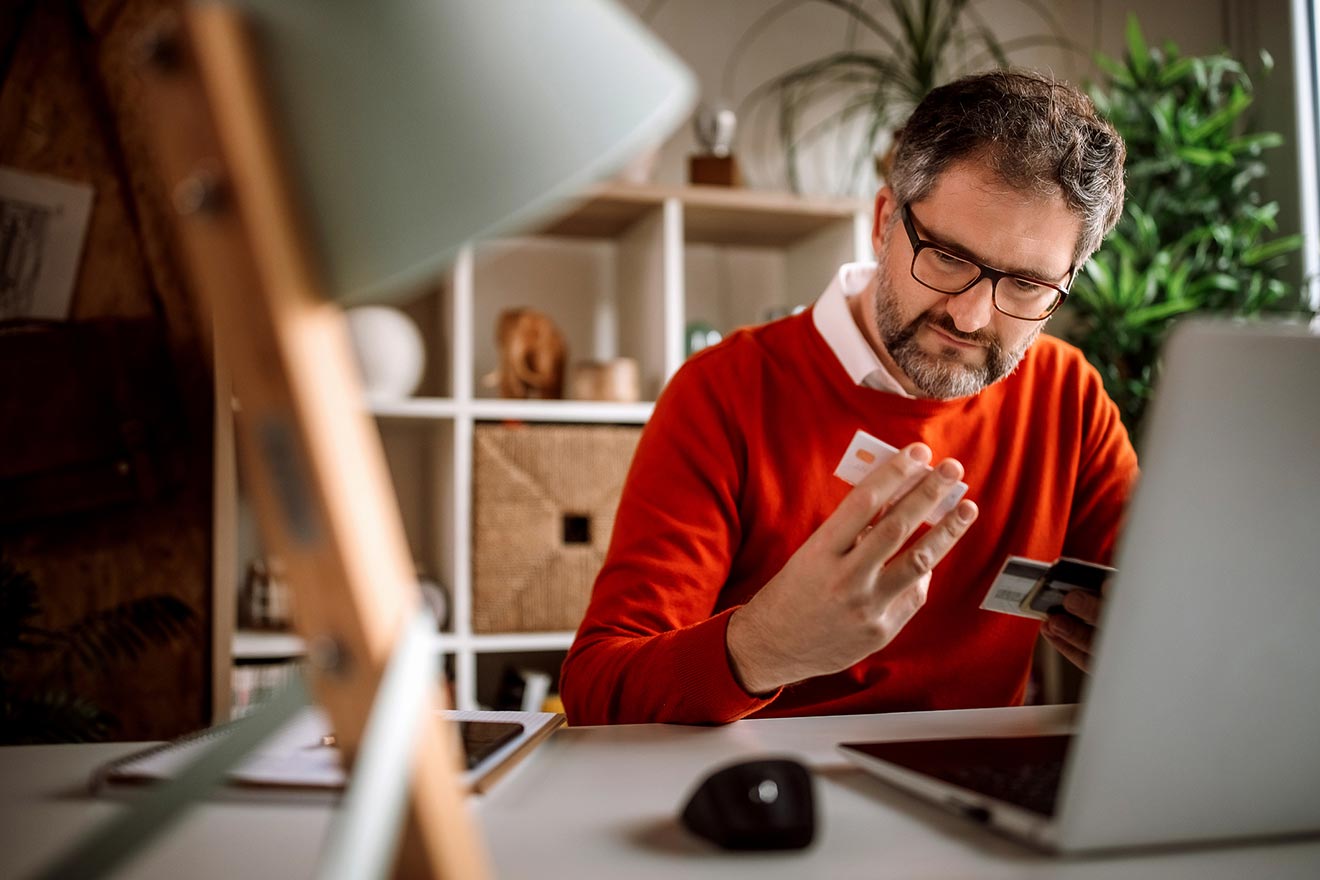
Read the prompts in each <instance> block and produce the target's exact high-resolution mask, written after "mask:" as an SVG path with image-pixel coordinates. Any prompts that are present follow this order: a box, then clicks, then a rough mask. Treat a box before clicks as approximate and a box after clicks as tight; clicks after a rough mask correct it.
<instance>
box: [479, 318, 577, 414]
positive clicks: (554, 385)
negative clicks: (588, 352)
mask: <svg viewBox="0 0 1320 880" xmlns="http://www.w3.org/2000/svg"><path fill="white" fill-rule="evenodd" d="M495 343H496V345H497V346H498V347H499V358H500V361H499V367H498V368H496V370H495V371H494V372H492V373H489V374H488V375H487V376H486V377H485V378H484V379H483V382H484V384H485V385H486V386H487V387H498V388H499V391H500V397H507V398H513V399H517V400H522V399H526V398H545V399H558V398H561V397H563V396H564V361H565V358H566V356H567V351H568V347H567V345H565V343H564V335H563V334H562V333H560V332H559V328H558V327H556V326H555V322H554V321H552V320H550V318H549V317H548V316H546V315H544V314H542V313H541V312H538V311H535V310H534V309H526V308H521V309H505V310H504V311H502V312H500V317H499V321H498V323H497V324H496V328H495Z"/></svg>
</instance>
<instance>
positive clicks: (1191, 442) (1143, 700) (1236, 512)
mask: <svg viewBox="0 0 1320 880" xmlns="http://www.w3.org/2000/svg"><path fill="white" fill-rule="evenodd" d="M1116 565H1117V568H1118V573H1117V575H1116V576H1115V578H1114V581H1113V583H1112V584H1111V586H1110V588H1109V591H1108V593H1107V600H1106V603H1105V609H1104V616H1103V619H1102V621H1101V623H1102V626H1101V628H1100V632H1099V635H1098V642H1097V656H1096V661H1095V664H1094V665H1093V674H1092V675H1091V676H1090V677H1089V680H1088V681H1087V682H1086V685H1085V687H1086V691H1085V696H1084V699H1083V701H1082V705H1081V707H1080V710H1079V715H1078V719H1077V723H1076V727H1075V731H1074V733H1073V734H1072V735H1070V736H1042V737H1013V738H983V739H975V740H966V739H964V740H928V741H920V742H876V743H845V744H842V745H840V749H841V750H842V751H843V753H844V754H845V755H847V757H848V758H849V759H851V760H853V761H856V762H857V763H858V764H860V765H861V766H862V767H864V768H866V769H867V770H869V771H870V772H872V773H874V774H875V775H876V776H879V777H881V778H882V779H885V780H887V781H888V782H890V783H892V784H894V785H897V786H900V787H902V788H904V789H906V790H908V791H910V792H912V793H914V794H917V795H920V796H922V797H925V798H928V799H930V800H933V801H935V802H936V803H938V804H941V805H943V806H945V807H947V808H949V809H951V810H954V811H956V812H959V813H961V814H963V815H965V816H966V817H968V818H969V819H971V820H974V821H977V822H981V823H984V824H985V825H987V826H989V827H991V828H994V829H997V830H999V831H1001V832H1003V833H1006V834H1008V835H1011V836H1014V837H1017V838H1019V839H1021V840H1023V841H1024V842H1027V843H1029V844H1032V845H1034V846H1036V847H1038V848H1042V849H1046V850H1050V851H1054V852H1060V853H1074V852H1085V851H1093V850H1104V849H1110V848H1120V847H1136V846H1146V845H1160V844H1187V843H1195V842H1198V841H1201V842H1205V841H1224V840H1233V839H1245V838H1253V837H1260V836H1282V835H1291V834H1300V833H1307V832H1315V831H1320V336H1316V335H1314V334H1313V333H1312V332H1310V331H1308V329H1307V328H1306V327H1304V326H1291V325H1276V324H1266V325H1245V324H1239V323H1232V322H1213V321H1206V320H1198V321H1189V322H1184V323H1183V324H1180V325H1179V326H1178V327H1177V328H1176V329H1175V331H1174V333H1173V335H1172V337H1171V339H1170V341H1169V343H1168V345H1167V347H1166V348H1165V352H1164V372H1163V375H1162V378H1161V380H1160V383H1159V393H1158V394H1157V395H1156V398H1155V401H1154V403H1153V410H1152V411H1151V412H1150V413H1149V419H1148V423H1147V430H1146V433H1145V435H1144V440H1143V443H1142V476H1141V479H1140V483H1139V485H1138V487H1137V489H1136V492H1135V495H1134V498H1133V500H1132V504H1131V507H1130V508H1129V511H1128V515H1127V520H1126V525H1125V527H1124V531H1123V535H1122V536H1121V540H1120V542H1119V547H1118V553H1117V562H1116Z"/></svg>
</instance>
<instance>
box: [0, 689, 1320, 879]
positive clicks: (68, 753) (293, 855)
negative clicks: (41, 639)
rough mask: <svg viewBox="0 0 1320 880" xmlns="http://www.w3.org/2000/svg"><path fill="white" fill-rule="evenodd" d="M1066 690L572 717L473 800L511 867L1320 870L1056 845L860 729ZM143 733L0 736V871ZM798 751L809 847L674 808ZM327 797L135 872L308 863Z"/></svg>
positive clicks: (1289, 853)
mask: <svg viewBox="0 0 1320 880" xmlns="http://www.w3.org/2000/svg"><path fill="white" fill-rule="evenodd" d="M1070 721H1071V710H1070V709H1069V708H1068V707H1040V708H1026V709H985V710H972V711H962V712H929V713H911V714H898V715H874V716H848V717H832V718H795V719H782V720H752V721H741V722H738V723H736V724H731V725H727V726H724V727H679V726H669V725H636V726H622V727H589V728H569V729H564V730H560V731H559V732H557V733H556V734H555V735H554V736H553V737H552V738H551V739H550V740H549V741H548V742H546V743H544V744H542V745H541V746H540V747H539V748H538V749H537V750H536V752H535V753H533V755H532V756H531V757H530V758H529V759H528V760H527V761H525V762H524V763H523V764H521V765H520V766H519V767H518V768H516V769H515V770H514V771H513V772H512V773H511V774H510V775H509V776H507V777H506V778H505V779H504V780H503V781H502V782H500V783H499V784H498V785H497V786H496V787H495V788H494V789H493V790H492V791H491V792H489V793H488V794H486V795H484V796H478V797H474V798H472V799H471V801H470V803H471V804H472V805H473V808H474V810H475V812H476V815H477V819H478V822H479V824H480V826H481V829H482V832H483V833H484V835H485V837H486V840H487V844H488V849H489V851H490V854H491V858H492V860H493V862H494V865H495V869H496V875H497V876H499V877H573V878H585V877H627V878H628V880H643V878H652V877H653V878H664V880H673V877H675V876H682V874H681V873H676V872H683V871H696V872H699V873H705V872H713V871H716V870H717V871H718V872H719V875H720V876H721V877H753V876H755V877H757V878H770V877H814V876H820V877H831V878H834V877H853V876H865V877H872V878H883V877H905V878H907V877H968V878H972V877H1004V878H1008V877H1013V878H1019V877H1026V878H1031V877H1063V878H1097V877H1146V878H1189V880H1190V878H1198V880H1199V878H1220V877H1222V878H1234V880H1236V878H1241V877H1249V876H1269V877H1271V878H1290V877H1297V878H1314V877H1317V876H1320V838H1308V839H1306V840H1302V841H1295V842H1290V843H1273V844H1266V845H1254V846H1233V847H1226V846H1225V847H1210V848H1197V849H1182V850H1172V851H1158V852H1143V853H1138V854H1124V855H1119V856H1107V857H1104V858H1087V859H1071V860H1060V859H1055V858H1051V857H1048V856H1045V855H1042V854H1039V853H1037V852H1034V851H1033V850H1030V849H1027V848H1025V847H1022V846H1020V845H1018V844H1016V843H1014V842H1012V841H1010V840H1007V839H1004V838H1001V837H999V836H998V835H996V834H994V833H992V832H989V831H986V830H984V829H982V828H979V827H977V826H974V825H972V824H970V823H968V822H965V821H963V820H960V819H958V818H957V817H954V816H952V815H949V814H946V813H944V812H942V811H940V810H938V809H936V808H934V807H931V806H928V805H926V804H925V803H923V802H921V801H919V800H916V799H913V798H910V797H908V796H907V795H904V794H902V793H900V792H897V791H895V790H893V789H891V788H889V787H888V786H886V785H885V784H884V783H882V782H880V781H879V780H876V779H874V778H872V777H871V776H869V775H868V774H866V773H865V772H863V771H861V770H859V769H856V768H855V767H854V766H853V765H852V764H851V763H849V762H848V761H847V760H846V759H844V758H843V757H842V756H841V755H839V753H838V752H837V751H836V750H835V744H836V743H838V742H842V741H849V740H866V739H905V738H920V737H939V736H966V735H976V734H990V735H993V734H1014V733H1029V732H1059V731H1062V730H1066V729H1067V727H1068V725H1069V723H1070ZM136 747H137V746H136V745H133V744H124V743H120V744H115V745H87V746H28V747H11V748H4V749H0V877H23V876H25V875H27V874H29V873H31V872H32V871H33V870H34V869H35V868H37V867H39V866H40V865H42V864H44V863H46V862H47V861H48V860H49V859H50V858H51V857H52V856H53V855H54V854H55V853H56V852H58V851H59V849H60V848H61V847H62V846H64V845H66V844H67V843H69V842H70V841H72V840H73V839H74V838H75V837H76V836H77V834H78V833H79V832H80V831H82V830H85V829H88V828H91V827H92V826H93V825H95V824H96V823H97V822H98V821H99V820H102V819H104V818H106V817H108V816H110V815H111V814H112V813H113V812H114V811H115V810H118V809H121V808H122V807H121V805H120V803H119V802H117V801H115V800H113V799H105V798H99V799H98V798H92V797H89V796H88V795H87V794H86V780H87V778H88V776H89V775H90V773H91V771H92V769H93V768H94V767H96V766H97V765H98V764H100V763H101V762H103V761H106V760H110V759H112V758H115V757H117V756H119V755H122V754H125V753H127V752H129V751H131V750H132V749H134V748H136ZM768 755H787V756H791V757H795V758H797V759H799V760H801V761H804V762H805V763H807V764H808V765H810V766H811V767H812V769H813V771H814V774H815V778H816V794H817V798H818V821H819V825H818V831H817V838H816V842H815V843H814V844H813V845H812V847H811V848H810V849H808V850H805V851H803V852H799V853H778V854H730V853H722V852H719V851H718V850H715V849H714V848H712V847H709V846H708V845H706V844H704V843H703V842H701V841H699V840H697V839H695V838H692V837H689V836H688V835H687V834H686V833H685V832H684V831H683V830H682V829H681V828H680V826H679V825H678V824H677V822H676V820H675V816H676V814H677V812H678V810H679V807H680V806H681V804H682V803H683V802H684V801H685V799H686V796H687V795H688V793H689V792H690V790H691V788H692V787H693V785H694V784H695V783H696V781H697V780H698V779H700V778H701V777H702V776H704V775H705V773H707V772H709V771H710V770H711V769H713V768H714V767H716V766H718V765H721V764H723V763H727V762H731V761H736V760H745V759H748V758H752V757H760V756H768ZM330 813H331V810H330V807H329V806H327V805H324V804H314V803H306V802H304V803H276V802H273V801H270V800H251V799H249V800H246V801H242V802H238V801H234V800H228V801H217V802H212V803H208V804H205V805H204V806H201V807H199V808H198V809H196V810H194V811H192V812H191V813H190V814H189V815H187V816H186V817H185V818H184V819H183V820H182V821H181V822H180V823H179V824H178V825H177V826H176V827H175V828H174V829H173V831H172V832H171V833H169V834H167V835H166V836H165V837H163V838H162V839H161V840H159V841H157V842H156V843H155V844H153V846H152V847H151V848H150V849H149V850H147V851H146V852H144V853H142V854H141V855H140V856H139V857H138V858H137V860H136V861H134V862H133V863H132V864H131V865H129V866H128V867H126V868H125V869H124V871H123V872H122V876H131V877H148V878H149V877H162V878H165V877H168V878H177V877H188V878H190V880H204V878H208V877H216V878H225V880H231V878H233V877H281V878H296V877H309V876H311V875H312V873H313V870H314V867H315V864H316V855H317V851H318V849H319V847H320V843H321V840H322V838H323V836H324V834H325V831H326V828H327V827H328V823H329V819H330Z"/></svg>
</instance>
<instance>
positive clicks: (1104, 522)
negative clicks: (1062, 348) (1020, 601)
mask: <svg viewBox="0 0 1320 880" xmlns="http://www.w3.org/2000/svg"><path fill="white" fill-rule="evenodd" d="M1079 360H1080V359H1079ZM1079 372H1080V376H1079V381H1080V383H1081V387H1082V392H1081V403H1080V406H1081V411H1082V438H1081V441H1082V442H1081V449H1080V459H1079V461H1078V471H1077V486H1076V492H1075V493H1074V495H1073V504H1072V511H1071V514H1070V516H1069V518H1068V533H1067V536H1066V537H1065V539H1064V547H1063V555H1065V556H1071V557H1073V558H1075V559H1084V560H1087V561H1090V562H1099V563H1101V564H1105V565H1108V564H1110V563H1111V560H1112V559H1113V555H1114V546H1115V543H1116V542H1117V539H1118V531H1119V527H1120V525H1121V524H1122V521H1123V512H1124V509H1125V508H1126V506H1127V502H1128V499H1129V496H1130V495H1131V493H1132V488H1133V486H1134V485H1135V483H1136V480H1137V454H1136V452H1135V451H1134V450H1133V448H1132V441H1131V440H1130V439H1129V438H1128V432H1127V428H1126V427H1125V426H1124V425H1123V421H1122V419H1121V418H1120V417H1119V414H1118V406H1117V405H1116V404H1115V403H1114V401H1113V400H1111V399H1110V397H1109V395H1108V394H1106V393H1105V390H1104V383H1103V382H1102V381H1101V379H1100V374H1099V373H1098V372H1097V371H1096V370H1095V368H1094V367H1092V366H1091V365H1090V364H1089V363H1086V362H1085V361H1084V360H1080V363H1079Z"/></svg>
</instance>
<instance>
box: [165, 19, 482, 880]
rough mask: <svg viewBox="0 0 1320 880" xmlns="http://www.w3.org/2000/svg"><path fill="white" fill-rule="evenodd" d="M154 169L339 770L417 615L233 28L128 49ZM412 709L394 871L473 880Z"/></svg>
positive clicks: (453, 740) (333, 323) (454, 763)
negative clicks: (229, 398) (171, 209)
mask: <svg viewBox="0 0 1320 880" xmlns="http://www.w3.org/2000/svg"><path fill="white" fill-rule="evenodd" d="M142 54H143V58H142V62H143V72H144V82H145V93H146V98H147V100H148V101H149V102H150V103H151V106H152V107H153V108H154V112H153V113H152V114H151V116H152V120H153V128H152V131H151V133H150V135H151V138H152V140H153V146H154V151H155V154H156V161H157V165H158V167H159V169H160V171H161V174H162V176H163V179H164V180H165V182H166V185H167V186H168V187H169V188H170V191H172V192H173V194H174V199H175V205H176V207H177V208H178V211H179V222H178V227H177V228H178V234H179V238H180V241H181V242H182V245H183V252H184V256H185V260H186V263H187V268H188V271H189V275H190V278H191V281H192V285H193V286H194V289H195V291H196V293H197V294H198V295H199V297H200V300H201V303H202V307H203V313H205V311H206V310H209V311H210V312H211V314H212V315H213V316H214V321H215V329H216V332H215V346H216V352H217V357H218V358H223V360H224V361H225V362H226V363H227V365H228V366H229V368H230V370H231V372H232V375H233V384H234V389H235V394H236V396H237V398H238V401H239V406H240V411H239V413H238V415H237V422H238V440H239V454H240V456H241V457H242V460H243V464H244V471H245V474H246V476H247V485H248V488H249V489H250V490H251V493H252V496H253V502H254V506H255V509H256V514H257V520H258V523H259V525H260V528H261V534H262V538H263V540H264V541H265V543H266V545H267V547H268V548H269V549H270V550H271V551H272V552H273V553H275V554H276V555H278V557H279V558H280V559H281V561H282V562H283V563H284V566H285V568H286V571H287V580H288V583H289V585H290V588H291V590H292V593H293V599H294V623H295V627H296V629H297V631H298V633H299V634H300V635H301V636H302V637H303V638H304V639H305V640H306V644H307V646H308V658H309V666H310V667H311V671H310V680H309V684H310V686H311V689H312V692H313V694H314V696H315V698H316V700H317V702H318V703H320V705H321V706H323V707H324V708H325V710H326V712H327V713H328V714H329V717H330V719H331V721H332V723H333V724H334V730H335V733H336V736H337V738H338V741H339V743H340V745H341V747H342V748H343V753H344V755H345V759H346V760H348V761H349V762H350V763H351V761H352V758H353V756H354V755H355V753H356V750H357V748H358V746H359V744H360V742H361V737H362V732H363V727H364V725H365V723H366V719H367V716H368V713H369V711H370V709H371V706H372V703H373V698H374V696H375V694H376V689H377V686H378V684H379V682H380V680H381V677H382V674H383V673H384V670H385V666H386V663H387V661H388V660H389V658H390V656H391V652H392V650H393V648H394V646H395V644H396V642H397V641H398V640H399V639H400V637H401V636H402V634H403V632H404V629H405V627H406V626H407V625H408V624H409V622H410V621H411V620H413V619H414V617H415V615H416V613H417V609H418V608H419V604H420V593H419V591H418V588H417V581H416V575H415V572H414V570H413V566H412V562H411V557H410V555H409V552H408V547H407V543H406V538H405V535H404V531H403V527H402V523H401V521H400V516H399V512H398V505H397V503H396V501H395V499H394V496H393V492H392V489H391V486H390V482H389V475H388V471H387V468H386V465H385V457H384V453H383V450H382V449H381V445H380V438H379V435H378V434H377V433H376V429H375V426H374V425H373V424H372V423H371V421H370V417H369V416H368V415H367V414H366V411H365V409H364V407H363V404H362V393H361V388H360V383H359V379H358V376H357V373H356V368H355V366H354V362H353V358H352V351H351V348H350V343H349V338H348V334H347V331H346V329H345V325H344V320H343V317H342V314H341V311H340V309H339V308H338V307H337V306H336V305H334V304H332V303H330V302H328V301H326V300H325V298H324V297H323V293H324V290H325V287H324V285H323V284H322V283H321V280H320V278H319V277H318V272H317V268H316V262H315V261H314V260H313V259H312V255H311V251H310V250H309V248H308V247H307V244H306V241H305V233H304V229H305V227H304V226H303V225H302V224H301V223H300V218H299V216H298V212H297V210H296V209H295V204H296V202H295V199H294V198H293V190H292V185H291V182H290V179H289V177H288V176H287V173H286V169H285V168H284V167H283V165H282V161H281V155H280V149H279V146H280V145H279V144H278V142H277V139H276V137H275V133H274V130H273V128H272V126H271V120H270V117H269V116H268V115H267V110H266V99H265V91H264V88H263V85H264V84H263V80H262V76H261V70H260V69H259V65H258V63H257V57H256V54H255V52H254V51H253V45H252V40H251V38H250V35H249V34H248V32H247V30H246V28H245V27H244V21H243V19H242V15H241V14H240V13H239V12H237V11H236V10H234V9H232V8H229V7H227V6H225V5H222V4H218V3H205V4H196V5H194V6H191V7H189V9H188V11H187V12H186V14H185V16H184V21H183V24H182V25H181V24H180V22H179V20H178V19H177V18H176V17H173V16H171V17H170V20H169V21H166V22H162V23H161V24H160V25H159V26H158V27H157V28H156V29H155V30H154V31H153V32H152V33H151V34H149V35H148V36H147V38H146V39H145V40H144V43H143V53H142ZM430 702H431V704H432V705H430V706H428V707H426V708H425V709H424V711H423V718H424V721H423V730H422V731H421V732H420V733H419V735H418V738H417V741H418V746H417V750H416V756H415V763H414V769H413V776H412V779H413V784H412V785H411V787H410V792H409V803H408V821H407V825H406V829H405V832H404V842H403V845H402V847H401V848H400V851H399V858H398V861H397V863H396V873H399V874H405V875H409V876H430V877H446V878H455V880H457V878H463V880H467V878H481V877H485V876H487V875H488V873H489V871H488V868H487V863H486V859H485V854H484V849H483V847H482V846H481V845H480V840H479V838H478V836H477V831H476V828H475V825H474V823H473V822H472V820H471V817H470V816H469V815H468V812H467V810H466V809H465V807H464V804H463V794H462V790H461V787H460V770H459V767H460V762H459V745H458V739H457V737H456V736H455V735H454V734H453V732H452V731H451V730H450V729H448V726H447V725H446V724H445V723H444V722H442V721H441V720H440V719H439V718H438V716H437V714H436V712H435V711H434V710H435V709H439V708H443V707H444V703H445V698H444V695H443V693H442V692H441V690H440V688H439V687H438V686H437V687H435V688H433V689H432V693H431V696H430Z"/></svg>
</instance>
